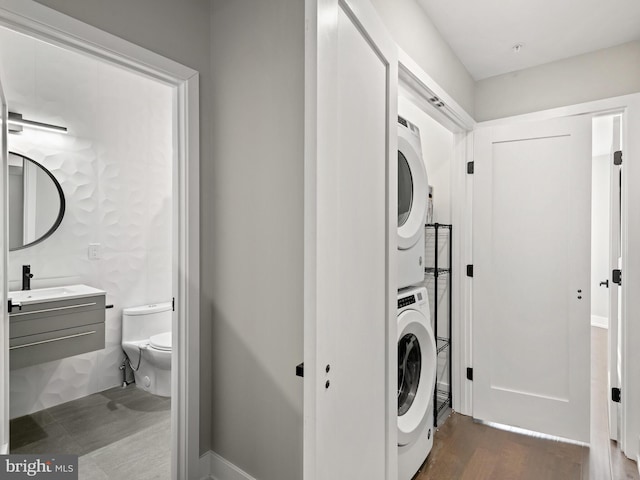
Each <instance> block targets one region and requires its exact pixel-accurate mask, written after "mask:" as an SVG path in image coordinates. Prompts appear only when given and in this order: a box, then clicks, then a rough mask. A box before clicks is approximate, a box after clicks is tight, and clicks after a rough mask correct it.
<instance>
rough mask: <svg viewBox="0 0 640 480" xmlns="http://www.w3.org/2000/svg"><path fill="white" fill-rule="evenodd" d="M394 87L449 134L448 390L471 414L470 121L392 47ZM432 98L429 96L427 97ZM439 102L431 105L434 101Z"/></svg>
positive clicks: (461, 410) (457, 405)
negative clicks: (467, 271)
mask: <svg viewBox="0 0 640 480" xmlns="http://www.w3.org/2000/svg"><path fill="white" fill-rule="evenodd" d="M398 52H399V53H398V59H399V65H398V77H399V88H400V89H401V90H402V92H403V93H404V94H408V96H409V100H410V101H411V102H412V103H414V104H415V105H416V106H417V107H418V108H420V109H421V110H422V111H423V112H424V113H426V114H427V115H429V116H430V117H431V118H433V119H434V120H435V121H436V122H438V123H439V124H440V125H442V126H443V127H444V128H446V129H447V130H449V131H450V132H451V133H453V144H454V145H453V162H452V165H451V180H450V191H451V192H455V195H453V194H452V195H451V199H450V201H451V223H452V224H453V226H454V228H453V236H452V258H451V262H452V265H451V269H452V272H456V273H454V275H453V277H452V290H451V295H452V299H453V303H452V312H451V314H452V322H451V344H452V346H453V348H452V356H451V361H452V365H451V368H452V371H451V375H452V385H451V389H452V394H453V410H455V411H456V412H459V413H462V414H465V415H471V386H472V385H471V382H469V381H467V379H466V376H465V372H466V366H468V365H471V350H470V349H467V348H460V347H459V346H464V345H465V339H466V338H470V337H471V330H470V328H471V324H470V322H467V321H466V320H467V319H469V318H471V293H472V291H471V286H472V285H471V279H470V278H468V277H466V275H464V273H463V272H464V269H465V265H466V264H467V263H471V262H470V261H469V260H468V259H471V249H472V244H471V234H472V229H471V225H472V199H473V182H472V175H467V173H466V163H467V161H470V160H471V159H472V157H473V129H474V127H475V125H476V122H475V120H474V119H473V118H472V117H471V116H470V115H469V114H468V113H467V112H466V111H465V110H464V109H463V108H462V107H461V106H460V105H459V104H458V103H457V102H456V101H455V100H454V99H453V97H451V96H450V95H449V94H448V93H447V92H446V90H444V89H443V88H442V87H441V86H440V85H439V84H438V83H437V82H436V81H435V80H434V79H433V78H432V77H431V76H430V75H429V74H428V73H427V72H425V71H424V70H423V69H422V67H420V66H419V65H418V63H417V62H415V61H414V60H413V59H412V58H411V57H410V56H409V55H408V54H407V53H406V52H405V51H403V50H402V49H401V48H399V47H398ZM434 98H435V99H436V100H435V101H434V100H433V99H434ZM439 102H441V103H443V104H444V106H441V107H437V106H436V104H438V103H439Z"/></svg>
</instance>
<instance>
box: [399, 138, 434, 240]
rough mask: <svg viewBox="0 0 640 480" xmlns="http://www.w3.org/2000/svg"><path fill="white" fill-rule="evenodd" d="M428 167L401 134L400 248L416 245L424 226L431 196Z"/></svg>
mask: <svg viewBox="0 0 640 480" xmlns="http://www.w3.org/2000/svg"><path fill="white" fill-rule="evenodd" d="M428 183H429V182H428V180H427V170H426V169H425V168H424V162H423V161H422V158H420V156H419V155H418V152H416V150H415V148H413V146H412V145H411V143H410V142H409V140H407V139H406V138H405V137H404V136H403V135H402V134H400V135H398V248H399V249H400V250H407V249H408V248H411V247H412V246H414V245H415V244H416V242H417V241H418V238H419V237H420V234H421V231H422V229H423V228H424V222H425V217H426V215H427V196H428V188H429V185H428Z"/></svg>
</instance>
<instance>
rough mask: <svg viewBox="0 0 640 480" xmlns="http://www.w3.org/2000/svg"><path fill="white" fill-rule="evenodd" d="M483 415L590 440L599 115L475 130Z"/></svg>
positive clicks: (478, 407) (476, 410)
mask: <svg viewBox="0 0 640 480" xmlns="http://www.w3.org/2000/svg"><path fill="white" fill-rule="evenodd" d="M473 196H474V205H473V263H474V278H473V289H474V291H473V321H474V324H473V332H472V342H473V347H472V348H473V368H474V380H473V415H474V417H475V418H477V419H480V420H483V421H487V422H495V423H499V424H505V425H509V426H514V427H520V428H524V429H527V430H532V431H536V432H540V433H544V434H548V435H552V436H557V437H563V438H566V439H571V440H575V441H579V442H585V443H586V442H589V427H590V425H589V418H590V417H589V408H590V243H591V239H590V221H591V220H590V214H591V213H590V210H591V209H590V205H591V117H590V116H588V115H585V116H576V117H565V118H558V119H551V120H544V121H539V122H531V123H517V124H516V123H514V124H507V125H502V126H493V127H486V128H480V129H478V130H476V131H475V173H474V191H473Z"/></svg>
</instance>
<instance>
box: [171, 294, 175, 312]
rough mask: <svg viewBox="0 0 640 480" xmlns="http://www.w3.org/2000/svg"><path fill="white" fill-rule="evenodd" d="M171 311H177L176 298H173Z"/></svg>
mask: <svg viewBox="0 0 640 480" xmlns="http://www.w3.org/2000/svg"><path fill="white" fill-rule="evenodd" d="M171 311H172V312H175V311H176V297H173V298H172V299H171Z"/></svg>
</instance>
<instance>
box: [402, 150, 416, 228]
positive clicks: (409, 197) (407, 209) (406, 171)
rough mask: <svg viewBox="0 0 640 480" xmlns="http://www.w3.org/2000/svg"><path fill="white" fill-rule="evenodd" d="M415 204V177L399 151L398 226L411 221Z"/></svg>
mask: <svg viewBox="0 0 640 480" xmlns="http://www.w3.org/2000/svg"><path fill="white" fill-rule="evenodd" d="M412 204H413V177H412V176H411V168H409V162H407V159H406V157H405V156H404V155H403V154H402V152H401V151H400V150H398V226H399V227H401V226H402V225H404V224H405V222H406V221H407V220H408V219H409V214H410V213H411V205H412Z"/></svg>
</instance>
